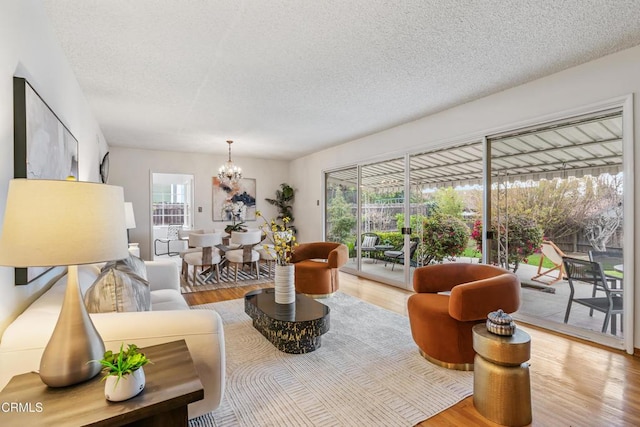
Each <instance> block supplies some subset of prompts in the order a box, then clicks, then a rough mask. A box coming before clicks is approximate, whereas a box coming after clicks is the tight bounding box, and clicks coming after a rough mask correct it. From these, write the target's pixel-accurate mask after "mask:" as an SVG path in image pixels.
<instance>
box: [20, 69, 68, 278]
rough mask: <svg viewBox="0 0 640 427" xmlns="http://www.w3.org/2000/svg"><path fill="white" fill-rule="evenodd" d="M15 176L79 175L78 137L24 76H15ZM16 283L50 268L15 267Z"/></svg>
mask: <svg viewBox="0 0 640 427" xmlns="http://www.w3.org/2000/svg"><path fill="white" fill-rule="evenodd" d="M13 127H14V137H13V146H14V159H13V176H14V178H28V179H61V180H64V179H67V178H68V177H70V176H73V177H74V178H75V179H76V180H77V179H78V140H77V139H76V138H75V137H74V136H73V134H71V132H70V131H69V129H68V128H67V127H66V126H65V125H64V124H63V123H62V121H61V120H60V119H59V118H58V116H57V115H56V114H55V113H54V112H53V110H51V108H49V106H48V105H47V103H46V102H44V100H43V99H42V98H41V97H40V95H38V93H37V92H36V91H35V90H34V89H33V87H31V85H30V84H29V82H28V81H27V80H26V79H24V78H22V77H14V78H13ZM15 270H16V271H15V279H16V284H17V285H24V284H27V283H29V282H30V281H32V280H33V279H35V278H37V277H38V276H40V275H41V274H42V273H44V272H45V271H47V270H48V268H46V267H30V268H16V269H15Z"/></svg>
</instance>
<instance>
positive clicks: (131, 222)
mask: <svg viewBox="0 0 640 427" xmlns="http://www.w3.org/2000/svg"><path fill="white" fill-rule="evenodd" d="M124 221H125V223H126V226H127V229H130V228H136V217H135V216H134V215H133V203H131V202H124Z"/></svg>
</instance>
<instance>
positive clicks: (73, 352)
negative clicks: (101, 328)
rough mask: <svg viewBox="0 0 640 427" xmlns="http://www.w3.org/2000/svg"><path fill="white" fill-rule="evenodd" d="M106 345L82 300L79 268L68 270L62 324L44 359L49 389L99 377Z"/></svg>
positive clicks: (43, 371) (42, 369) (42, 366)
mask: <svg viewBox="0 0 640 427" xmlns="http://www.w3.org/2000/svg"><path fill="white" fill-rule="evenodd" d="M103 356H104V342H103V341H102V337H101V336H100V334H99V333H98V331H97V330H96V328H95V326H94V325H93V322H92V321H91V318H90V317H89V314H88V313H87V310H86V308H85V305H84V301H83V300H82V295H81V293H80V286H79V284H78V267H77V266H76V265H71V266H69V267H68V271H67V288H66V290H65V295H64V302H63V303H62V309H61V311H60V316H59V317H58V322H57V323H56V326H55V329H54V330H53V334H52V335H51V338H50V339H49V343H48V344H47V346H46V348H45V349H44V353H43V354H42V359H40V378H41V379H42V382H44V383H45V384H46V385H48V386H49V387H66V386H70V385H73V384H78V383H81V382H84V381H87V380H89V379H91V378H93V377H95V376H96V375H97V374H98V373H99V372H100V370H101V369H102V366H101V365H100V363H99V362H98V361H99V360H100V359H102V357H103Z"/></svg>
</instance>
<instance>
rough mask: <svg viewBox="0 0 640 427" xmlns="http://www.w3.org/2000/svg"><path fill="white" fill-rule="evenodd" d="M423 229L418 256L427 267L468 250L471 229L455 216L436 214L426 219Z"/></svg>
mask: <svg viewBox="0 0 640 427" xmlns="http://www.w3.org/2000/svg"><path fill="white" fill-rule="evenodd" d="M423 227H424V232H423V234H422V242H421V244H420V246H419V247H418V256H421V257H422V262H423V263H424V264H425V265H427V264H429V263H431V262H433V261H435V262H442V261H443V260H444V259H445V258H453V257H456V256H458V255H460V254H462V253H463V252H464V250H465V249H466V248H467V242H468V241H469V227H467V225H466V224H465V223H464V222H462V220H461V219H459V218H457V217H455V216H453V215H441V214H436V215H434V216H432V217H429V218H425V220H424V225H423Z"/></svg>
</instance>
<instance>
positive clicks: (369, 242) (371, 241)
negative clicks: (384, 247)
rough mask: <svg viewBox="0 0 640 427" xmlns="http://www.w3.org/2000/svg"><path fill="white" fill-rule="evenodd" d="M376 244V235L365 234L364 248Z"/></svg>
mask: <svg viewBox="0 0 640 427" xmlns="http://www.w3.org/2000/svg"><path fill="white" fill-rule="evenodd" d="M375 244H376V236H364V239H362V247H363V248H372V247H373V246H374V245H375Z"/></svg>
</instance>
